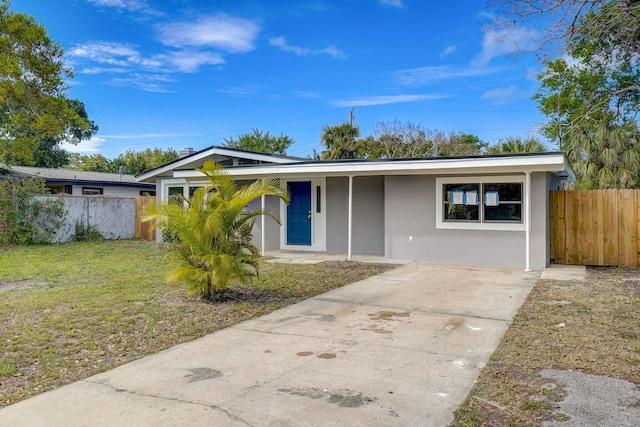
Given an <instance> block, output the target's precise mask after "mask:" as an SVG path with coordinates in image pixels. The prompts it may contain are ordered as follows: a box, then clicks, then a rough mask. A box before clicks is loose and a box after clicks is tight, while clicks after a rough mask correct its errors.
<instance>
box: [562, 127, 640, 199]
mask: <svg viewBox="0 0 640 427" xmlns="http://www.w3.org/2000/svg"><path fill="white" fill-rule="evenodd" d="M565 149H566V153H567V158H568V160H569V162H570V163H571V166H572V167H573V169H574V171H575V172H576V180H577V186H578V188H580V189H593V188H634V187H637V186H638V184H639V181H638V173H639V172H640V130H639V129H638V125H637V123H636V122H635V121H628V122H626V123H623V124H621V125H618V124H615V123H612V122H611V121H607V120H602V121H601V122H600V123H598V125H597V126H596V127H594V126H591V125H583V126H581V127H574V128H572V129H571V130H570V131H569V132H568V133H567V138H566V144H565Z"/></svg>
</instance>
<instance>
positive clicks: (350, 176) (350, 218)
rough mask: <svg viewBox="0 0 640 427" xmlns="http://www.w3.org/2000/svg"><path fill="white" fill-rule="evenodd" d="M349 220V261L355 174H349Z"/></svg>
mask: <svg viewBox="0 0 640 427" xmlns="http://www.w3.org/2000/svg"><path fill="white" fill-rule="evenodd" d="M348 217H349V222H348V226H347V227H348V230H347V261H351V239H352V235H353V175H349V213H348Z"/></svg>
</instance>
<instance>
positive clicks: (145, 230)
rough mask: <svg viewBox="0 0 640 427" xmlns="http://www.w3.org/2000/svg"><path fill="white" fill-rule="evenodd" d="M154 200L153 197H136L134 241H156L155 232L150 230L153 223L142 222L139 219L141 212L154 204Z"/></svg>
mask: <svg viewBox="0 0 640 427" xmlns="http://www.w3.org/2000/svg"><path fill="white" fill-rule="evenodd" d="M155 202H156V198H155V197H153V196H138V197H136V231H135V238H136V239H144V240H151V241H155V240H156V230H155V229H152V227H153V221H149V222H142V221H141V220H140V217H141V215H142V210H143V209H144V207H145V206H147V205H148V204H149V203H155Z"/></svg>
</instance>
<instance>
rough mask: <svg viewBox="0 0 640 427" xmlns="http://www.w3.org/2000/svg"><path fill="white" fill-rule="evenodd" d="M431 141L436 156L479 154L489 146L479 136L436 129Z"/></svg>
mask: <svg viewBox="0 0 640 427" xmlns="http://www.w3.org/2000/svg"><path fill="white" fill-rule="evenodd" d="M431 143H432V144H433V147H434V148H433V151H434V153H435V155H436V157H455V156H478V155H481V154H483V153H484V151H485V149H486V148H487V146H488V144H487V143H486V142H484V141H482V140H481V139H480V138H479V137H478V136H476V135H471V134H468V133H462V132H449V133H446V132H442V131H436V132H434V133H433V135H432V138H431Z"/></svg>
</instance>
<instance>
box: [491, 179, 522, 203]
mask: <svg viewBox="0 0 640 427" xmlns="http://www.w3.org/2000/svg"><path fill="white" fill-rule="evenodd" d="M483 188H484V192H485V193H486V192H487V191H497V192H498V195H499V196H500V203H502V202H522V184H521V183H519V182H513V183H511V182H510V183H497V184H484V186H483Z"/></svg>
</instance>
